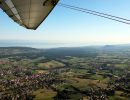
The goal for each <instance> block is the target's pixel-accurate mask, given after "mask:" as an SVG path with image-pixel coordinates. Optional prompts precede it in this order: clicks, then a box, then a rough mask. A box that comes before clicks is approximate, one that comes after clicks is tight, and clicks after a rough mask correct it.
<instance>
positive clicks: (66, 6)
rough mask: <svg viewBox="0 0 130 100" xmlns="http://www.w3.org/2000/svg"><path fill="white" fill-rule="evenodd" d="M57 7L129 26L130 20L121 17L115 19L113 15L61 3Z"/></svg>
mask: <svg viewBox="0 0 130 100" xmlns="http://www.w3.org/2000/svg"><path fill="white" fill-rule="evenodd" d="M58 5H59V6H61V7H65V8H68V9H72V10H76V11H80V12H84V13H88V14H91V15H96V16H99V17H103V18H107V19H110V20H113V21H117V22H121V23H124V24H128V25H130V20H128V19H125V18H121V17H117V16H113V15H109V14H105V13H101V12H97V11H93V10H89V9H84V8H80V7H76V6H71V5H67V4H63V3H59V4H58Z"/></svg>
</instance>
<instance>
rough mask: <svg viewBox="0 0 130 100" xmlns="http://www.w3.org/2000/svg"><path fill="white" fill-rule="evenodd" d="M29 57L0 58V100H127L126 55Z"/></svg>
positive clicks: (129, 88) (129, 75)
mask: <svg viewBox="0 0 130 100" xmlns="http://www.w3.org/2000/svg"><path fill="white" fill-rule="evenodd" d="M32 54H33V53H31V55H30V54H23V55H22V54H20V55H19V54H15V56H14V55H13V54H12V55H9V56H6V57H5V56H4V57H3V58H2V57H1V59H0V66H1V69H0V100H115V99H120V100H129V97H130V71H129V70H130V68H129V66H127V64H128V63H129V57H127V56H125V59H120V53H119V55H118V56H119V58H115V57H114V56H113V55H112V56H107V55H105V56H104V55H98V56H97V55H96V56H93V57H92V56H86V57H84V56H82V57H81V56H80V57H79V56H77V55H75V56H71V55H70V56H68V55H67V56H64V57H62V58H61V55H60V56H58V54H57V56H53V54H51V55H49V53H48V52H47V53H46V54H45V55H46V56H44V57H43V55H44V54H42V52H41V53H40V54H39V51H38V54H36V52H35V53H34V55H35V56H34V55H32ZM41 54H42V55H41ZM116 55H117V54H116ZM32 56H33V58H32ZM126 63H127V64H126ZM46 95H48V96H46Z"/></svg>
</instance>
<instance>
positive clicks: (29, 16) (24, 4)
mask: <svg viewBox="0 0 130 100" xmlns="http://www.w3.org/2000/svg"><path fill="white" fill-rule="evenodd" d="M58 1H59V0H0V7H1V8H2V9H3V11H4V12H5V13H6V14H7V15H8V16H9V17H11V18H12V19H13V20H14V21H15V22H17V23H18V24H20V25H22V26H24V27H26V28H27V29H37V27H38V26H39V25H40V24H41V23H42V22H43V21H44V20H45V19H46V17H47V16H48V15H49V13H50V12H51V11H52V10H53V8H54V7H55V6H56V4H57V3H58Z"/></svg>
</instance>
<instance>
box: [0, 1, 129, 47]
mask: <svg viewBox="0 0 130 100" xmlns="http://www.w3.org/2000/svg"><path fill="white" fill-rule="evenodd" d="M60 3H64V4H69V5H74V6H78V7H82V8H87V9H91V10H96V11H100V12H104V13H108V14H111V15H115V16H119V17H123V18H127V19H130V12H129V11H130V7H129V5H130V0H60ZM0 40H26V41H42V42H46V43H47V42H49V43H68V44H69V43H72V44H77V45H78V44H80V43H81V44H85V45H97V44H128V43H130V25H126V24H122V23H119V22H115V21H112V20H109V19H104V18H100V17H97V16H93V15H89V14H86V13H81V12H77V11H73V10H71V9H67V8H63V7H60V6H58V5H57V6H56V7H55V9H54V10H53V11H52V13H51V14H50V15H49V16H48V17H47V19H46V20H45V21H44V22H43V23H42V24H41V25H40V27H39V28H38V29H37V30H27V29H25V28H23V27H21V26H19V25H18V24H17V23H14V21H12V20H11V19H10V18H9V17H8V16H7V15H6V14H5V13H4V12H3V11H2V10H1V9H0Z"/></svg>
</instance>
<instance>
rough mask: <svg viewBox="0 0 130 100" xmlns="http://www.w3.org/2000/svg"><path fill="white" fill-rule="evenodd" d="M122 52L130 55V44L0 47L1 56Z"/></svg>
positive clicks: (88, 54) (95, 54)
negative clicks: (39, 47) (47, 47)
mask: <svg viewBox="0 0 130 100" xmlns="http://www.w3.org/2000/svg"><path fill="white" fill-rule="evenodd" d="M115 53H116V54H120V55H124V54H125V55H126V56H129V55H130V45H105V46H86V47H68V48H67V47H64V48H63V47H62V48H52V49H35V48H29V47H0V56H9V55H22V54H26V55H30V54H32V55H37V56H47V57H65V56H79V57H80V56H81V57H82V56H89V57H90V56H91V57H95V56H98V55H100V54H111V55H112V54H115Z"/></svg>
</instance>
